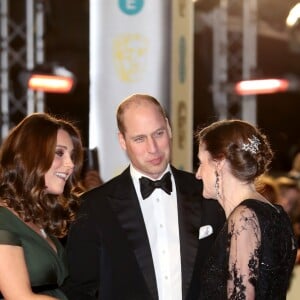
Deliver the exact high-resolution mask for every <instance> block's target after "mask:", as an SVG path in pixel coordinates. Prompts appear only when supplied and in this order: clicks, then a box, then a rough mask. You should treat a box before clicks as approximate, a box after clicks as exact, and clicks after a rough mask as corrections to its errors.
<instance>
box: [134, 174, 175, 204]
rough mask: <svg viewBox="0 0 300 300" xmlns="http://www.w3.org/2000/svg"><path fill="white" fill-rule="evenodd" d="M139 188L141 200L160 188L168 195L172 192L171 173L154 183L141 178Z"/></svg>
mask: <svg viewBox="0 0 300 300" xmlns="http://www.w3.org/2000/svg"><path fill="white" fill-rule="evenodd" d="M140 186H141V194H142V197H143V199H146V198H148V197H149V196H150V195H151V194H152V192H153V191H154V190H155V189H156V188H161V189H163V190H164V191H165V192H166V193H167V194H169V195H170V194H171V192H172V181H171V173H170V172H168V173H166V174H165V175H164V176H163V178H162V179H160V180H156V181H153V180H151V179H149V178H146V177H141V178H140Z"/></svg>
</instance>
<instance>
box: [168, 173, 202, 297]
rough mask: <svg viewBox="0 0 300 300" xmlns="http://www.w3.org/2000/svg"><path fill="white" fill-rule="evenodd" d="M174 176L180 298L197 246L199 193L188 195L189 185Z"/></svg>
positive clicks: (187, 285)
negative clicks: (180, 275)
mask: <svg viewBox="0 0 300 300" xmlns="http://www.w3.org/2000/svg"><path fill="white" fill-rule="evenodd" d="M173 174H174V178H175V181H177V182H176V186H177V205H178V222H179V234H180V251H181V270H182V299H186V297H187V294H188V290H189V288H190V285H191V281H192V276H193V272H194V268H195V261H196V257H197V253H198V248H199V240H198V230H199V228H200V226H201V225H200V224H201V210H202V209H201V201H200V197H201V195H200V194H199V195H198V194H196V195H193V196H191V195H189V193H188V191H187V190H186V189H188V188H189V185H186V184H185V183H184V178H182V179H181V178H177V177H176V171H175V172H174V171H173Z"/></svg>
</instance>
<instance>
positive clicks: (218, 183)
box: [215, 171, 221, 199]
mask: <svg viewBox="0 0 300 300" xmlns="http://www.w3.org/2000/svg"><path fill="white" fill-rule="evenodd" d="M215 174H216V182H215V190H216V194H217V198H218V199H221V194H220V175H219V173H218V172H217V171H215Z"/></svg>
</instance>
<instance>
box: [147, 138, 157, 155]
mask: <svg viewBox="0 0 300 300" xmlns="http://www.w3.org/2000/svg"><path fill="white" fill-rule="evenodd" d="M156 150H157V144H156V141H155V139H154V138H153V137H150V138H149V139H148V152H150V153H155V152H156Z"/></svg>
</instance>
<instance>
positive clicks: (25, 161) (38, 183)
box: [0, 113, 83, 237]
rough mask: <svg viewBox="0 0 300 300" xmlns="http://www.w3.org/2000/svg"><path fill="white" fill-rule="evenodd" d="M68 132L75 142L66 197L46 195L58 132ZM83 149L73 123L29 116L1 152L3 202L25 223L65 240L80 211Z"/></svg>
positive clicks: (65, 192) (4, 144)
mask: <svg viewBox="0 0 300 300" xmlns="http://www.w3.org/2000/svg"><path fill="white" fill-rule="evenodd" d="M59 129H62V130H64V131H66V132H67V133H68V134H69V135H70V137H71V140H72V143H73V147H74V150H73V155H72V160H73V163H74V171H73V173H72V175H71V176H70V177H69V179H68V180H67V182H66V184H65V188H64V192H63V194H62V195H51V194H47V193H46V186H45V173H46V172H47V171H48V170H49V169H50V167H51V165H52V162H53V159H54V155H55V149H56V142H57V132H58V130H59ZM82 159H83V148H82V142H81V136H80V133H79V131H78V129H77V128H76V127H75V126H74V125H73V124H72V123H71V122H69V121H66V120H63V119H59V118H56V117H53V116H50V115H49V114H46V113H34V114H31V115H29V116H27V117H25V118H24V119H23V120H22V121H21V122H20V123H19V124H18V125H17V126H16V127H14V128H13V129H12V130H11V131H10V133H9V135H8V137H7V138H6V139H5V140H4V142H3V144H2V146H1V150H0V202H2V203H3V204H4V205H6V206H7V207H9V208H11V209H12V210H13V211H14V212H16V213H17V214H18V215H19V217H20V218H21V219H22V220H24V221H25V222H33V223H35V224H37V225H39V226H41V227H43V228H44V229H45V230H46V231H47V232H48V233H50V234H53V235H55V236H57V237H63V236H64V235H66V233H67V229H68V226H69V223H70V222H71V221H73V220H74V217H75V211H76V209H77V208H78V205H79V204H78V197H77V196H76V194H75V192H74V191H75V189H77V186H78V184H79V179H80V171H81V167H82Z"/></svg>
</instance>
